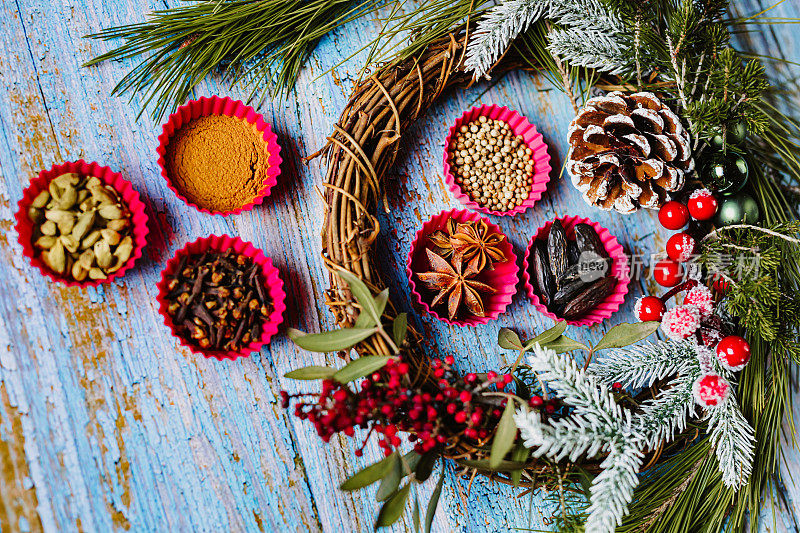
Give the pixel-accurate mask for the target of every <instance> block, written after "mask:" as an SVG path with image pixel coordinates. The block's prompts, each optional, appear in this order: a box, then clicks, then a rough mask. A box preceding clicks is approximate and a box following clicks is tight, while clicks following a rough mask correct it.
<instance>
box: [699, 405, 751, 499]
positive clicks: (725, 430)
mask: <svg viewBox="0 0 800 533" xmlns="http://www.w3.org/2000/svg"><path fill="white" fill-rule="evenodd" d="M707 419H708V430H709V432H710V433H711V444H712V445H713V446H714V449H715V452H716V455H717V462H718V463H719V469H720V472H722V482H723V483H725V485H726V486H728V487H731V488H733V489H736V490H738V489H740V488H742V487H743V486H745V485H747V481H748V480H749V479H750V474H751V473H752V472H753V456H754V454H755V437H754V434H753V428H752V427H751V426H750V424H749V423H748V422H747V420H746V419H745V418H744V415H742V412H741V410H739V406H738V405H737V404H736V399H735V397H734V395H733V394H731V395H730V396H728V399H727V400H726V401H724V402H723V403H722V405H719V406H717V407H714V408H712V409H709V412H708V417H707Z"/></svg>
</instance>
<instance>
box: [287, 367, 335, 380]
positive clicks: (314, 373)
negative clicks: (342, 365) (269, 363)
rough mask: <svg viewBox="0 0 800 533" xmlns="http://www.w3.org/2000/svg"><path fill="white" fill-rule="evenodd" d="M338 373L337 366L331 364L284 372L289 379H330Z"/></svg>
mask: <svg viewBox="0 0 800 533" xmlns="http://www.w3.org/2000/svg"><path fill="white" fill-rule="evenodd" d="M335 373H336V369H335V368H331V367H329V366H306V367H303V368H298V369H297V370H292V371H291V372H288V373H286V374H284V377H287V378H289V379H330V378H332V377H333V375H334V374H335Z"/></svg>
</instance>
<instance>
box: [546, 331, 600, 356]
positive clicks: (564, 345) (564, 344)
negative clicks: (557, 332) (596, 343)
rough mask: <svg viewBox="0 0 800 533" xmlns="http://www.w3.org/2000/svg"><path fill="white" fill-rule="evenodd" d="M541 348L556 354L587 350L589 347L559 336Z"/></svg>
mask: <svg viewBox="0 0 800 533" xmlns="http://www.w3.org/2000/svg"><path fill="white" fill-rule="evenodd" d="M542 348H549V349H551V350H555V352H556V353H564V352H571V351H572V350H588V349H589V347H588V346H586V345H585V344H583V343H582V342H578V341H576V340H573V339H570V338H569V337H565V336H564V335H561V336H560V337H559V338H557V339H556V340H554V341H552V342H548V343H547V344H544V345H542Z"/></svg>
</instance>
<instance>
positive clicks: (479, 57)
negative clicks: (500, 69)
mask: <svg viewBox="0 0 800 533" xmlns="http://www.w3.org/2000/svg"><path fill="white" fill-rule="evenodd" d="M549 8H550V0H506V1H505V2H502V3H501V4H498V5H496V6H494V7H492V8H491V9H490V10H489V11H488V12H487V13H486V14H485V15H484V16H483V17H482V18H481V19H480V20H479V21H478V27H477V29H476V31H475V34H474V35H473V36H472V39H470V42H469V44H468V45H467V58H466V60H465V61H464V66H465V67H466V68H467V70H468V71H472V72H473V74H474V75H475V77H476V78H477V77H480V76H483V75H484V74H486V73H487V72H488V71H489V69H490V68H491V67H492V65H493V64H494V63H495V61H497V60H498V59H499V58H500V56H502V55H503V53H504V52H505V51H506V50H507V49H508V47H509V46H510V45H511V41H513V40H514V39H515V38H516V37H517V36H518V35H520V34H522V33H524V32H525V31H527V30H528V28H529V27H530V25H531V24H533V23H534V22H536V21H537V20H539V19H540V18H542V17H543V16H545V15H546V14H547V12H548V10H549Z"/></svg>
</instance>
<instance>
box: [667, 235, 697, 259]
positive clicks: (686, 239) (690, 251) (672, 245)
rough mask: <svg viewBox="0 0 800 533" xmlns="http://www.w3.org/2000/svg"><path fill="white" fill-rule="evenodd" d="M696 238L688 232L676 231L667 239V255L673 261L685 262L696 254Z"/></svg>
mask: <svg viewBox="0 0 800 533" xmlns="http://www.w3.org/2000/svg"><path fill="white" fill-rule="evenodd" d="M694 249H695V240H694V237H692V236H691V235H689V234H688V233H684V232H680V233H676V234H675V235H673V236H672V237H670V238H669V240H668V241H667V255H668V256H669V258H670V259H672V260H673V261H677V262H678V263H685V262H686V261H688V260H689V259H691V258H692V256H693V255H694Z"/></svg>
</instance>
